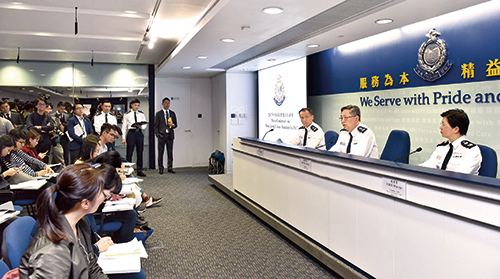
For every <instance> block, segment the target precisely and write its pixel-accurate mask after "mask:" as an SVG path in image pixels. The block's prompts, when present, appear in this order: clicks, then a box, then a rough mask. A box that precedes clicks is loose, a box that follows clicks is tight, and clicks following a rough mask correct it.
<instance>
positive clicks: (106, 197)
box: [102, 190, 111, 202]
mask: <svg viewBox="0 0 500 279" xmlns="http://www.w3.org/2000/svg"><path fill="white" fill-rule="evenodd" d="M102 194H103V195H104V201H105V202H107V201H109V200H110V199H111V197H108V196H106V193H104V190H102Z"/></svg>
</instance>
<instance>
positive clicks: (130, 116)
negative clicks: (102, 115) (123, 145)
mask: <svg viewBox="0 0 500 279" xmlns="http://www.w3.org/2000/svg"><path fill="white" fill-rule="evenodd" d="M143 121H146V115H144V113H143V112H142V111H140V110H137V122H143ZM134 123H135V119H134V111H133V110H130V111H128V112H127V113H125V115H123V125H122V134H123V136H122V137H123V138H124V139H125V138H126V136H127V132H128V130H129V129H132V130H136V128H135V127H132V124H134ZM147 126H148V124H144V125H141V129H142V130H145V129H146V127H147Z"/></svg>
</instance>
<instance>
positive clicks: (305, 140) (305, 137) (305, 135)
mask: <svg viewBox="0 0 500 279" xmlns="http://www.w3.org/2000/svg"><path fill="white" fill-rule="evenodd" d="M304 130H305V133H304V144H303V146H306V144H307V128H304Z"/></svg>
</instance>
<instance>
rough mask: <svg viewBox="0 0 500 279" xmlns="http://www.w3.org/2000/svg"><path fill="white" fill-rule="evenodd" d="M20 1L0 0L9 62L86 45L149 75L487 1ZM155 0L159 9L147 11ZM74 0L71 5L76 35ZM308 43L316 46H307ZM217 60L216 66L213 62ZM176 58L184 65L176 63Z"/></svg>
mask: <svg viewBox="0 0 500 279" xmlns="http://www.w3.org/2000/svg"><path fill="white" fill-rule="evenodd" d="M19 2H21V4H13V3H14V2H10V1H6V2H0V18H1V21H2V24H1V27H0V59H3V60H11V61H15V60H16V57H17V53H18V47H19V48H20V60H21V63H22V61H23V60H32V61H74V62H88V63H90V60H91V59H92V51H93V55H94V62H95V63H133V64H135V63H138V64H155V65H156V66H157V76H162V77H163V76H165V77H210V76H213V75H216V74H217V73H219V72H220V71H223V70H227V71H254V70H258V69H262V68H267V67H270V66H272V65H276V64H280V63H283V62H286V61H289V60H293V59H296V58H299V57H304V56H306V55H309V54H312V53H315V52H319V51H322V50H325V49H328V48H332V47H335V46H338V45H342V44H345V43H348V42H352V41H355V40H358V39H360V38H364V37H367V36H370V35H374V34H378V33H381V32H384V31H388V30H391V29H394V28H398V27H401V26H404V25H408V24H411V23H414V22H418V21H421V20H425V19H428V18H431V17H434V16H437V15H440V14H444V13H448V12H452V11H455V10H458V9H462V8H464V7H468V6H472V5H475V4H478V3H481V2H485V1H484V0H406V1H404V0H347V1H342V0H314V1H310V0H308V1H306V0H295V1H290V0H272V1H270V0H157V1H156V0H140V1H138V0H106V1H102V0H101V1H97V0H85V1H77V0H64V1H62V0H19ZM158 4H159V6H158ZM155 6H157V7H158V9H157V14H156V16H155V17H151V15H152V14H153V13H154V11H155ZM268 6H279V7H281V8H283V10H284V12H283V13H281V14H278V15H268V14H264V13H263V12H262V9H263V8H264V7H268ZM75 7H78V15H77V18H78V34H77V35H75V34H74V31H75V23H74V22H75ZM127 11H134V12H135V13H128V12H127ZM150 18H152V19H153V20H152V28H151V30H150V31H151V33H152V34H154V35H156V36H158V41H157V42H156V43H155V47H154V48H153V49H148V47H147V46H145V47H144V46H143V47H141V42H142V40H143V36H144V34H145V32H146V29H147V28H148V23H149V22H150ZM379 18H392V19H394V22H393V23H391V24H387V25H377V24H375V23H374V21H375V20H376V19H379ZM330 19H331V20H330ZM244 26H246V27H245V28H243V27H244ZM221 38H233V39H235V42H234V43H223V42H221V41H220V39H221ZM312 43H314V44H319V45H320V47H319V48H314V49H313V48H307V47H306V45H307V44H312ZM141 48H142V52H140V49H141ZM138 54H140V55H138ZM199 55H204V56H207V57H208V58H207V59H203V60H201V59H198V58H197V56H199ZM137 57H138V59H136V58H137ZM268 60H274V61H268ZM221 65H222V66H223V69H220V68H219V67H220V66H221ZM184 66H189V67H191V68H190V69H183V68H182V67H184ZM218 66H219V67H218Z"/></svg>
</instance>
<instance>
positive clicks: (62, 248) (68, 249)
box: [19, 163, 111, 279]
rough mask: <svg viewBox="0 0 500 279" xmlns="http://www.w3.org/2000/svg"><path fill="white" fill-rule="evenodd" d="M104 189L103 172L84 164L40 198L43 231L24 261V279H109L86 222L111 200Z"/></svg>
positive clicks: (64, 172) (21, 266)
mask: <svg viewBox="0 0 500 279" xmlns="http://www.w3.org/2000/svg"><path fill="white" fill-rule="evenodd" d="M103 186H104V176H103V174H102V172H100V171H99V170H97V169H95V168H94V167H92V166H91V165H90V164H86V163H83V164H77V165H71V166H68V167H66V168H64V169H63V170H62V171H61V173H60V174H59V176H58V178H57V184H56V185H54V186H51V187H48V188H47V189H45V190H44V191H43V192H42V193H41V194H40V196H39V198H38V201H37V206H36V209H37V212H38V221H39V222H40V230H38V232H37V233H36V235H35V236H34V237H33V239H32V240H31V242H30V244H29V245H28V248H26V250H25V251H24V254H23V256H22V257H21V261H20V263H19V277H20V278H22V279H23V278H108V276H107V275H106V274H104V273H103V271H102V269H101V268H100V267H99V265H98V264H97V256H96V255H95V253H94V250H93V247H92V242H91V240H90V230H89V226H88V224H87V222H86V221H85V219H83V217H84V216H85V215H86V214H89V213H93V212H95V211H96V210H97V208H98V207H99V205H100V204H101V203H102V202H103V201H104V200H106V199H107V198H109V197H110V196H111V191H110V190H105V189H103ZM54 196H55V198H54Z"/></svg>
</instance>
